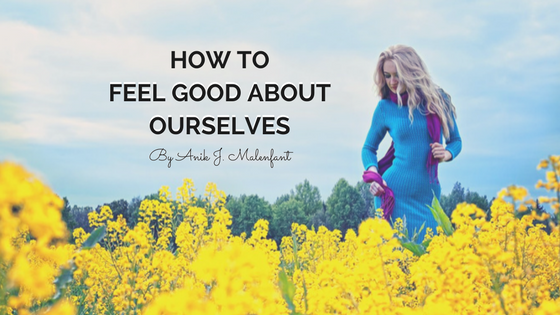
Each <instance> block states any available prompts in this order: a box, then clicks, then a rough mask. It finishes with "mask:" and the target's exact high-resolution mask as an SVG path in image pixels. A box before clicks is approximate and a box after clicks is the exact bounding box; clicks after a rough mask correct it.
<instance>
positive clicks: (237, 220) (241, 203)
mask: <svg viewBox="0 0 560 315" xmlns="http://www.w3.org/2000/svg"><path fill="white" fill-rule="evenodd" d="M226 209H228V210H229V212H230V214H231V217H232V225H231V231H232V234H234V235H240V234H241V233H243V232H245V233H246V235H251V231H252V230H253V226H254V225H255V223H256V222H257V221H258V220H259V219H265V220H267V221H269V222H270V221H271V220H272V207H271V206H270V204H269V203H268V201H266V200H265V199H264V198H261V197H259V196H257V195H250V196H246V195H241V197H239V198H237V197H232V196H230V197H229V198H228V201H227V202H226Z"/></svg>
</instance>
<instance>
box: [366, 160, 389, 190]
mask: <svg viewBox="0 0 560 315" xmlns="http://www.w3.org/2000/svg"><path fill="white" fill-rule="evenodd" d="M368 171H371V172H375V173H377V168H376V167H375V166H371V167H370V168H368ZM383 185H385V186H387V182H385V180H383ZM369 192H370V193H371V194H372V195H374V196H381V195H383V194H384V193H385V189H383V187H381V185H379V184H378V183H377V182H371V185H370V186H369Z"/></svg>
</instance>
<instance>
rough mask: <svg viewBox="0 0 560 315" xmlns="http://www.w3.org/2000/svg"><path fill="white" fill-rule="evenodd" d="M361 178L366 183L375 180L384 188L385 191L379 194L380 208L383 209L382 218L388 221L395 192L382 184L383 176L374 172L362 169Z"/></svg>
mask: <svg viewBox="0 0 560 315" xmlns="http://www.w3.org/2000/svg"><path fill="white" fill-rule="evenodd" d="M362 179H363V180H364V182H366V183H371V182H376V183H378V184H379V186H381V188H383V190H385V193H383V195H381V196H380V197H381V209H383V219H385V220H387V221H389V218H391V215H392V214H393V208H394V207H395V194H394V193H393V190H392V189H391V188H389V187H388V186H386V185H384V184H383V178H381V175H379V174H378V173H376V172H372V171H367V170H366V171H364V174H363V175H362Z"/></svg>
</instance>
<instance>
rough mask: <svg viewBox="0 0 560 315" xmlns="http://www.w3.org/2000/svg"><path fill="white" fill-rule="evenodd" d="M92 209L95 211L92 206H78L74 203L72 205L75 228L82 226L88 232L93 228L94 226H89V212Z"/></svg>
mask: <svg viewBox="0 0 560 315" xmlns="http://www.w3.org/2000/svg"><path fill="white" fill-rule="evenodd" d="M91 211H93V208H92V207H78V206H77V205H74V206H73V207H72V217H73V218H74V220H75V221H76V226H75V229H76V228H82V229H83V230H84V231H85V232H87V233H89V232H91V231H92V230H93V228H91V227H90V226H89V220H88V213H90V212H91ZM70 232H73V231H70Z"/></svg>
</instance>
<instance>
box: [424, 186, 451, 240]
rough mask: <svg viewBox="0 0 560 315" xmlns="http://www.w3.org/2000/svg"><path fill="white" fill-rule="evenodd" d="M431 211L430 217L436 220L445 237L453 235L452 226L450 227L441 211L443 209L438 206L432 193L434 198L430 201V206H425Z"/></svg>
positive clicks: (449, 222)
mask: <svg viewBox="0 0 560 315" xmlns="http://www.w3.org/2000/svg"><path fill="white" fill-rule="evenodd" d="M426 206H428V208H430V211H432V215H433V216H434V219H435V220H436V222H437V224H438V225H439V226H441V228H442V229H443V232H444V233H445V235H447V236H450V235H451V234H453V226H452V225H451V221H450V220H449V217H448V216H447V215H446V214H445V212H444V211H443V208H442V207H441V206H440V204H439V201H438V200H437V198H436V194H435V193H434V198H433V199H432V205H431V206H429V205H426Z"/></svg>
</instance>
